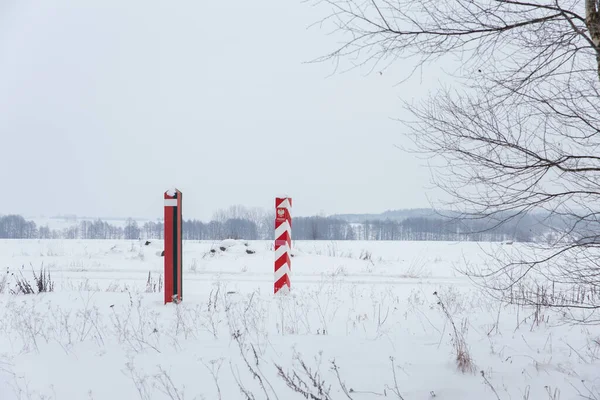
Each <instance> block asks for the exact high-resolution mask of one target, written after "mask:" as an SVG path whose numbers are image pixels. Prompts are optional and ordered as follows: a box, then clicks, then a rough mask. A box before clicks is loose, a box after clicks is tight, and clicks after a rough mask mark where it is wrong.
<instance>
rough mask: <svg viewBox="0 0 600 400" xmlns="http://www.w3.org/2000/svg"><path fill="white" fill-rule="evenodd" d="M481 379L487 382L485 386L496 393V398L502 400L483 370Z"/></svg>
mask: <svg viewBox="0 0 600 400" xmlns="http://www.w3.org/2000/svg"><path fill="white" fill-rule="evenodd" d="M481 377H482V378H483V381H484V382H485V384H486V385H487V386H488V387H489V388H490V389H492V392H494V394H495V395H496V398H497V399H498V400H502V399H500V395H499V394H498V392H497V391H496V388H494V386H493V385H492V384H491V382H490V381H489V380H488V378H487V376H485V372H483V370H482V371H481Z"/></svg>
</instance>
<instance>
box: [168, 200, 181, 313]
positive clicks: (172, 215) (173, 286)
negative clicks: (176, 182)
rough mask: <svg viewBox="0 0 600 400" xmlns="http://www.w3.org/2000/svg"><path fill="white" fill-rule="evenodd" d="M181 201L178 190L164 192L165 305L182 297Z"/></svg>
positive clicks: (178, 300)
mask: <svg viewBox="0 0 600 400" xmlns="http://www.w3.org/2000/svg"><path fill="white" fill-rule="evenodd" d="M181 200H182V195H181V192H180V191H179V190H177V189H172V190H168V191H166V192H165V222H164V225H165V304H167V303H171V302H176V303H179V302H180V301H181V299H182V297H183V296H182V291H183V278H182V273H181V272H182V269H181V265H182V263H181V250H182V248H181V247H182V246H181V245H182V233H183V232H182V229H181V222H182V221H181Z"/></svg>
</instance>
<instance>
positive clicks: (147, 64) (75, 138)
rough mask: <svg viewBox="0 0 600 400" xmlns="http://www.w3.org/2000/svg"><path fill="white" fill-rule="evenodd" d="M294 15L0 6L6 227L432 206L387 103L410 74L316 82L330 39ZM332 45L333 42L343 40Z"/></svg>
mask: <svg viewBox="0 0 600 400" xmlns="http://www.w3.org/2000/svg"><path fill="white" fill-rule="evenodd" d="M324 12H326V10H324V9H316V8H313V7H310V5H309V4H307V3H303V2H301V1H300V0H289V1H282V0H256V1H248V0H230V1H202V2H201V1H191V0H190V1H187V0H181V1H178V2H167V1H154V0H144V1H137V0H135V1H134V0H128V1H122V0H90V1H80V0H56V1H52V2H41V1H31V0H0V139H1V140H0V143H1V145H0V148H1V149H2V152H1V153H0V154H1V156H0V185H1V186H0V187H1V190H0V191H1V195H0V214H8V213H22V214H25V215H29V216H37V215H42V214H43V215H47V216H49V215H55V214H59V213H63V214H65V213H73V214H77V215H80V216H83V215H85V216H115V217H127V216H135V217H152V218H154V217H158V216H161V215H162V212H163V211H162V204H163V202H162V196H163V192H164V191H165V190H167V189H169V188H170V187H171V186H176V187H177V188H179V189H180V190H181V191H182V192H183V195H184V202H185V204H184V217H185V218H201V219H207V218H210V216H211V215H212V214H213V212H214V211H215V210H216V209H219V208H225V207H228V206H229V205H232V204H244V205H247V206H260V207H272V206H273V203H274V197H275V196H276V195H278V194H288V195H289V196H291V197H292V198H293V200H294V214H296V215H308V214H314V213H318V212H324V213H326V214H333V213H349V212H361V213H362V212H381V211H384V210H386V209H396V208H413V207H428V206H429V203H428V201H427V196H430V197H431V196H435V193H434V192H431V191H428V188H429V186H430V184H429V171H428V170H427V169H426V168H424V167H422V166H421V165H422V164H423V161H422V160H419V159H417V158H416V157H415V156H414V155H411V154H406V153H404V152H402V151H400V150H398V149H397V148H396V147H395V146H394V145H396V144H403V143H406V142H405V139H403V137H402V134H401V133H402V131H401V130H402V126H401V125H400V124H399V123H398V122H395V121H393V120H392V118H396V117H402V116H404V115H403V111H402V109H401V103H400V99H401V98H403V99H411V98H413V97H414V96H419V95H421V94H425V92H426V91H427V90H429V89H431V88H435V87H436V86H437V85H438V81H437V80H438V76H435V75H433V76H427V77H425V78H424V80H423V82H421V81H420V80H419V79H418V77H417V78H416V79H414V80H413V81H411V82H409V83H408V84H404V85H401V86H396V87H394V84H396V83H397V82H398V81H399V80H400V79H401V78H402V77H403V75H402V73H403V71H406V70H407V69H409V68H410V66H409V65H400V64H397V65H396V66H395V68H394V69H391V70H388V71H386V72H385V73H384V74H383V75H380V74H379V73H375V74H371V75H365V71H354V72H351V73H346V74H337V75H333V76H331V77H328V76H329V75H330V74H331V72H332V71H333V69H332V65H331V64H306V63H305V62H306V61H309V60H311V59H313V58H315V57H318V56H321V55H323V54H324V53H326V52H328V51H331V50H333V48H334V46H335V44H336V41H335V40H336V38H335V37H331V36H327V35H326V34H327V32H328V31H326V30H319V29H318V28H311V29H307V28H308V25H310V24H311V23H313V22H315V21H317V20H318V19H319V18H321V17H323V16H324ZM337 39H339V38H337Z"/></svg>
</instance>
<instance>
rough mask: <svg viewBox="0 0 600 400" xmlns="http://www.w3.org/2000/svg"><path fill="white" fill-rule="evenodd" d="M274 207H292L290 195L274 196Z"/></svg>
mask: <svg viewBox="0 0 600 400" xmlns="http://www.w3.org/2000/svg"><path fill="white" fill-rule="evenodd" d="M275 207H276V208H292V198H291V197H287V196H285V197H276V198H275Z"/></svg>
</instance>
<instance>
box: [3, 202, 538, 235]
mask: <svg viewBox="0 0 600 400" xmlns="http://www.w3.org/2000/svg"><path fill="white" fill-rule="evenodd" d="M292 225H293V229H292V236H293V239H298V240H419V241H425V240H427V241H440V240H441V241H506V240H509V241H516V242H528V241H533V240H534V239H536V238H537V239H539V238H540V237H541V236H542V235H543V232H540V231H537V230H536V229H534V227H535V224H534V223H531V222H530V223H527V222H526V221H525V222H523V219H521V222H520V223H519V224H516V223H511V224H503V225H501V226H499V227H494V228H493V229H492V227H493V226H494V224H493V223H492V222H491V221H487V222H486V221H485V220H468V221H467V220H456V219H444V218H440V217H437V218H434V217H419V216H417V217H408V218H405V219H402V220H392V219H385V220H377V219H373V220H365V221H362V222H348V220H345V219H342V218H340V217H324V216H313V217H295V218H294V219H293V221H292ZM273 226H274V214H273V213H268V212H265V211H262V210H260V209H246V208H244V207H241V206H235V207H231V208H230V209H228V210H222V211H219V212H217V213H215V215H214V216H213V219H212V220H211V221H209V222H202V221H198V220H184V221H183V227H182V228H183V239H185V240H221V239H227V238H234V239H247V240H261V239H262V240H268V239H273V235H274V227H273ZM163 230H164V226H163V223H162V221H160V220H157V221H155V222H145V223H144V224H139V223H138V222H137V221H135V220H134V219H131V218H130V219H128V220H127V221H126V222H125V223H124V224H121V226H116V225H112V224H110V223H108V222H105V221H102V220H100V219H98V220H95V221H89V220H82V221H79V222H76V223H73V225H72V226H70V227H68V228H64V229H60V230H59V229H50V228H49V227H48V226H36V224H35V223H34V222H32V221H27V220H26V219H25V218H23V217H22V216H20V215H6V216H0V238H2V239H126V240H132V239H162V238H163Z"/></svg>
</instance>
